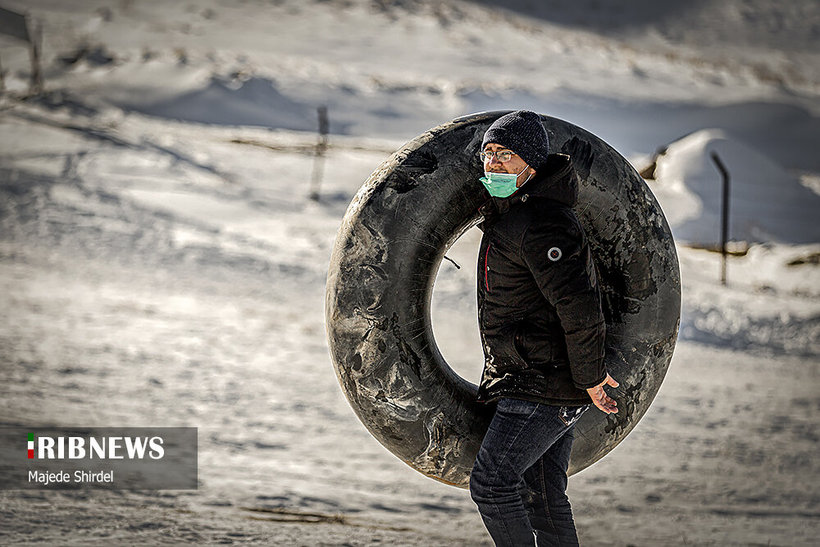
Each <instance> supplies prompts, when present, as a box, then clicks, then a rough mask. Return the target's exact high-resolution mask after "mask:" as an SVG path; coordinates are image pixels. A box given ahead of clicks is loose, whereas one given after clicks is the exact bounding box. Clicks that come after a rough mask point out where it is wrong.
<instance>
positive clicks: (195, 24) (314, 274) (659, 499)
mask: <svg viewBox="0 0 820 547" xmlns="http://www.w3.org/2000/svg"><path fill="white" fill-rule="evenodd" d="M2 5H3V7H5V8H7V9H14V10H18V11H28V12H29V13H30V15H31V17H32V19H33V20H36V21H38V22H40V23H41V24H42V25H43V29H44V44H43V60H44V69H45V70H44V73H45V74H44V75H45V84H46V93H45V94H43V95H42V96H39V97H26V96H25V95H26V89H27V86H28V80H27V79H28V76H29V74H28V70H29V69H28V66H29V60H28V56H27V55H28V54H27V51H26V49H25V47H24V46H23V45H22V44H20V43H17V42H14V41H13V40H12V39H10V38H8V37H2V38H0V62H2V69H3V70H4V71H6V75H5V85H6V91H5V92H4V93H3V94H2V96H0V416H2V419H0V422H2V423H3V424H5V425H26V424H33V425H43V424H48V425H83V426H141V425H179V426H183V425H185V426H195V427H198V428H199V440H200V445H199V456H200V458H199V479H200V488H199V489H198V490H197V491H191V492H172V491H164V492H127V493H118V492H113V493H111V492H104V491H95V492H64V493H55V492H43V491H9V492H0V500H2V507H3V508H2V510H0V543H3V544H55V543H61V544H72V545H86V544H103V543H105V544H109V543H115V544H133V543H149V544H160V543H168V544H179V543H209V544H210V543H234V542H235V543H253V544H281V545H285V544H288V545H290V544H292V545H320V544H327V545H341V544H350V545H366V544H374V543H383V544H385V543H389V544H396V545H419V546H420V545H425V546H427V545H481V544H485V545H489V538H488V536H486V533H485V531H484V530H483V528H482V526H481V524H480V520H479V517H478V514H477V512H476V511H475V508H474V506H473V504H472V502H471V500H470V499H469V495H468V493H467V492H465V491H462V490H458V489H454V488H450V487H447V486H443V485H441V484H439V483H436V482H434V481H431V480H430V479H428V478H425V477H423V476H421V475H419V474H418V473H416V472H414V471H412V470H411V469H409V468H408V467H407V466H405V465H404V464H403V463H402V462H400V461H398V460H397V459H396V458H395V457H394V456H392V455H391V454H389V453H388V452H387V451H386V450H384V449H383V448H382V447H381V445H379V444H378V442H376V441H375V440H374V439H373V438H372V437H371V436H370V435H369V433H368V432H367V431H366V430H365V428H364V427H363V426H362V425H361V424H360V423H359V422H358V420H357V418H356V416H355V415H354V413H353V412H352V410H351V409H350V407H349V405H348V403H347V402H346V401H345V399H344V397H343V395H342V394H341V391H340V389H339V387H338V385H337V381H336V377H335V375H334V373H333V368H332V366H331V364H330V360H329V355H328V351H327V342H326V339H325V326H324V316H323V298H324V284H325V276H326V272H327V268H328V261H329V259H330V250H331V246H332V244H333V241H334V238H335V235H336V231H337V229H338V227H339V224H340V222H341V219H342V217H343V215H344V212H345V210H346V208H347V206H348V203H349V202H350V200H351V198H352V197H353V195H354V194H355V192H356V191H357V189H358V188H359V186H360V185H361V184H362V182H363V181H364V180H365V179H366V178H367V176H368V175H369V173H370V172H371V171H372V170H373V169H375V168H376V167H377V166H378V165H379V164H380V163H381V162H382V161H383V160H384V159H386V158H387V157H388V156H389V155H390V153H391V152H392V151H393V150H395V149H396V148H398V147H399V146H400V145H401V144H402V143H403V142H405V141H407V140H409V139H411V138H413V137H414V136H415V135H417V134H418V133H420V132H422V131H424V130H426V129H428V128H429V127H432V126H435V125H438V124H440V123H442V122H445V121H448V120H449V119H452V118H454V117H457V116H461V115H464V114H468V113H471V112H475V111H480V110H498V109H507V108H522V107H523V108H532V109H535V110H538V111H540V112H543V113H545V114H550V115H553V116H557V117H560V118H564V119H566V120H569V121H571V122H573V123H575V124H577V125H581V126H583V127H585V128H586V129H589V130H590V131H592V132H594V133H596V134H597V135H599V136H601V137H602V138H604V139H606V140H607V141H608V142H609V143H610V144H612V145H613V146H614V147H615V148H616V149H617V150H619V151H620V152H621V153H622V154H624V155H625V156H627V157H628V158H629V159H630V160H631V161H632V162H633V164H634V165H635V166H636V167H637V168H639V169H643V168H644V167H645V166H646V165H648V164H649V163H650V162H651V161H652V159H653V156H654V155H655V152H656V151H658V150H659V149H661V148H664V149H665V150H666V151H665V153H664V154H663V155H660V156H659V157H658V158H657V165H656V169H655V179H654V180H653V181H650V183H649V184H650V188H651V189H652V191H653V192H654V193H655V194H656V195H657V197H658V199H659V201H660V203H661V205H662V207H663V209H664V212H665V214H666V216H667V218H668V220H669V221H670V224H671V225H672V230H673V232H674V233H675V235H676V237H677V238H678V240H679V247H678V252H679V258H680V264H681V274H682V280H683V315H682V318H681V329H680V341H679V344H678V347H677V349H676V353H675V357H674V359H673V362H672V365H671V367H670V372H669V374H668V376H667V378H666V380H665V381H664V384H663V386H662V388H661V390H660V393H659V394H658V396H657V398H656V400H655V402H654V403H653V405H652V407H651V408H650V410H649V412H648V413H647V414H646V416H645V417H644V418H643V420H642V421H641V423H640V424H639V425H638V427H637V428H636V429H635V430H634V431H633V432H632V433H631V434H630V436H629V437H628V438H627V439H626V440H625V441H624V442H623V443H622V444H621V445H620V446H619V447H618V448H617V449H616V450H614V451H613V452H611V453H610V454H609V455H607V456H606V457H605V458H604V459H603V460H601V461H600V462H598V463H596V464H595V465H594V466H592V467H590V468H589V469H587V470H585V471H583V472H582V473H579V474H578V475H577V476H574V477H573V478H572V479H570V498H571V500H572V502H573V508H574V511H575V514H576V521H577V523H578V528H579V534H580V536H581V541H582V542H583V543H584V544H588V545H608V544H617V545H625V544H637V545H668V544H681V543H685V544H720V545H747V544H772V545H811V544H814V543H815V538H816V537H817V534H818V533H820V527H819V526H818V522H820V520H818V516H820V506H818V499H817V495H816V489H817V488H816V485H817V480H818V477H820V468H819V467H818V465H820V464H818V461H817V458H816V457H815V454H816V452H817V449H818V442H820V435H819V434H818V426H817V416H818V411H820V406H818V405H817V402H816V401H817V399H818V398H817V394H818V391H820V381H818V378H820V374H819V373H820V359H819V358H818V356H820V259H818V257H820V237H818V236H819V235H820V232H819V231H818V230H820V228H818V226H820V224H818V222H817V220H816V219H817V218H818V213H820V210H818V199H820V198H818V191H819V190H820V183H818V181H820V156H818V155H817V153H816V149H817V143H818V142H820V123H818V115H820V101H819V100H818V97H819V96H820V45H818V39H817V37H818V27H817V25H818V23H817V21H818V20H820V17H818V15H820V8H818V4H817V3H816V2H810V1H798V2H787V3H784V2H774V1H769V2H767V1H764V0H752V1H741V0H729V1H726V2H689V3H672V2H648V1H644V0H641V1H639V2H631V3H617V4H614V3H608V2H594V1H592V0H579V1H578V2H573V3H566V2H556V1H552V0H550V1H548V2H524V1H516V0H514V1H511V2H507V3H505V8H503V9H500V8H497V7H496V4H495V3H491V2H485V1H480V0H475V1H467V0H447V1H444V2H433V1H427V0H418V1H413V0H406V1H404V0H402V1H399V0H396V1H385V0H379V1H370V0H367V1H366V0H325V1H318V0H317V1H314V2H297V1H295V0H279V1H273V2H268V1H262V0H246V1H243V2H231V1H227V0H224V1H223V0H201V1H197V2H160V1H158V0H151V1H140V2H133V1H122V2H115V3H112V2H107V1H103V0H99V1H93V0H32V1H26V2H22V1H19V0H5V1H4V2H3V4H2ZM613 5H614V7H613ZM321 105H326V106H328V108H329V113H330V131H331V135H330V147H329V149H328V153H327V156H326V158H325V164H324V173H325V177H324V179H323V181H322V186H321V188H320V192H319V196H320V198H319V200H318V201H313V200H310V199H308V197H307V196H308V193H309V184H308V182H309V180H310V177H311V173H312V170H313V166H314V159H315V158H314V154H315V145H316V142H317V135H316V128H317V114H316V109H317V107H318V106H321ZM713 151H714V152H717V154H718V155H719V156H720V157H721V159H722V160H723V161H724V162H725V163H726V165H727V167H728V168H729V170H730V173H731V175H732V184H733V186H732V192H733V193H732V196H733V199H734V202H733V206H732V209H731V211H732V217H731V218H732V224H731V232H730V235H731V238H732V239H733V240H735V241H738V242H739V241H742V242H744V245H743V247H742V248H743V249H746V247H748V249H747V252H745V254H744V253H740V254H738V255H737V256H731V257H730V258H729V263H728V285H727V286H722V285H721V284H720V282H719V271H720V257H719V255H717V254H716V253H714V252H710V251H708V250H704V249H702V248H701V247H704V246H706V247H709V246H712V245H713V244H714V243H715V241H716V240H715V237H716V234H718V222H719V213H720V204H719V195H720V194H719V180H720V178H719V173H718V172H717V171H716V169H715V167H714V164H713V163H712V160H711V158H710V153H711V152H713ZM477 242H478V233H477V231H476V230H472V231H469V232H468V233H467V234H465V235H464V236H463V237H462V238H461V239H460V240H459V242H457V243H456V245H455V246H454V247H453V248H452V249H451V250H450V251H449V252H448V257H449V258H451V259H452V260H453V261H454V262H455V263H456V264H458V265H460V266H461V267H460V268H456V267H455V265H453V263H452V262H450V261H445V262H443V263H442V266H441V270H440V272H439V276H438V279H437V282H436V288H435V294H434V309H433V320H434V328H435V334H436V340H437V342H438V344H439V346H440V348H441V350H442V353H443V354H444V356H445V357H446V358H447V360H448V362H449V363H450V364H451V365H452V366H453V368H454V369H455V370H456V371H458V372H459V373H460V374H462V375H463V376H464V377H465V378H467V379H469V380H470V381H472V382H477V380H478V374H479V371H480V367H481V362H480V361H481V348H480V344H479V343H478V339H477V338H478V337H477V327H476V318H475V293H474V290H475V289H474V286H475V277H474V276H475V272H474V269H475V268H474V267H473V266H471V264H474V263H475V254H476V252H477ZM615 395H616V397H617V390H616V392H615ZM749 477H754V478H755V480H749Z"/></svg>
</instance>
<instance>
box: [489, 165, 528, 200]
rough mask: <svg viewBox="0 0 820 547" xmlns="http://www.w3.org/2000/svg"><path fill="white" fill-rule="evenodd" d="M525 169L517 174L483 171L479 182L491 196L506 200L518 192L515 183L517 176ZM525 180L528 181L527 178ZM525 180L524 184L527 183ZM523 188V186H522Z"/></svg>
mask: <svg viewBox="0 0 820 547" xmlns="http://www.w3.org/2000/svg"><path fill="white" fill-rule="evenodd" d="M526 170H527V168H526V167H524V169H522V170H521V172H519V173H517V174H516V173H491V172H489V171H484V176H483V177H481V178H480V179H478V180H480V181H481V184H483V185H484V188H486V189H487V191H488V192H489V193H490V195H491V196H493V197H496V198H507V197H510V196H511V195H513V194H514V193H515V191H516V190H518V187H517V186H516V183H517V182H518V176H519V175H520V174H521V173H523V172H524V171H526ZM527 180H530V178H529V177H527ZM527 180H525V181H524V182H527ZM522 186H523V184H522Z"/></svg>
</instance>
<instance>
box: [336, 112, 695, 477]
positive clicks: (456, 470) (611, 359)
mask: <svg viewBox="0 0 820 547" xmlns="http://www.w3.org/2000/svg"><path fill="white" fill-rule="evenodd" d="M505 113H506V112H501V111H499V112H485V113H480V114H474V115H470V116H466V117H463V118H458V119H456V120H453V121H452V122H450V123H446V124H444V125H441V126H439V127H436V128H434V129H431V130H430V131H427V132H426V133H424V134H422V135H420V136H418V137H417V138H415V139H414V140H412V141H411V142H409V143H408V144H406V145H405V146H404V147H403V148H401V149H400V150H398V151H397V152H396V153H395V154H393V155H392V156H391V157H390V158H389V159H388V160H386V161H385V162H384V163H383V164H382V165H381V166H380V167H379V168H378V169H376V171H374V172H373V174H372V175H371V176H370V178H369V179H368V180H367V181H366V182H365V183H364V185H363V186H362V188H361V189H360V190H359V192H358V193H357V194H356V196H355V197H354V198H353V200H352V202H351V204H350V206H349V208H348V210H347V213H346V214H345V217H344V219H343V221H342V225H341V228H340V230H339V233H338V236H337V239H336V243H335V246H334V249H333V254H332V257H331V261H330V266H329V270H328V279H327V288H326V291H327V292H326V300H325V315H326V327H327V333H328V340H329V347H330V353H331V357H332V360H333V363H334V365H335V368H336V373H337V376H338V379H339V383H340V384H341V387H342V390H343V391H344V393H345V395H346V397H347V399H348V401H349V402H350V405H351V406H352V407H353V410H354V411H355V412H356V414H357V415H358V417H359V419H360V420H361V421H362V423H363V424H364V425H365V426H366V427H367V429H368V430H369V431H370V432H371V433H372V434H373V436H374V437H376V439H378V441H379V442H381V443H382V444H383V445H384V446H385V447H386V448H387V449H388V450H390V451H391V452H392V453H393V454H395V455H396V456H398V457H399V458H400V459H401V460H403V461H404V462H406V463H407V464H409V465H410V466H411V467H413V468H415V469H416V470H418V471H419V472H421V473H423V474H425V475H428V476H430V477H432V478H434V479H437V480H440V481H442V482H445V483H448V484H452V485H456V486H461V487H466V486H467V484H468V481H469V475H470V470H471V469H472V466H473V460H474V459H475V455H476V453H477V452H478V448H479V446H480V444H481V440H482V438H483V436H484V433H485V432H486V430H487V427H488V425H489V420H490V418H491V417H492V412H493V410H494V408H493V405H483V404H478V403H476V402H475V398H476V391H477V388H476V386H475V385H474V384H472V383H471V382H468V381H467V380H465V379H463V378H461V377H460V376H459V375H458V374H456V373H455V372H454V371H453V370H452V369H451V368H450V366H449V365H448V364H447V362H446V361H445V359H444V358H443V357H442V355H441V353H440V352H439V349H438V347H437V346H436V341H435V338H434V336H433V328H432V325H431V298H432V293H433V283H434V281H435V278H436V274H437V272H438V268H439V265H440V263H441V261H442V258H443V257H444V254H445V252H446V251H447V250H448V249H449V247H450V246H451V245H452V244H453V243H454V242H455V241H456V240H457V239H458V238H459V236H461V234H463V233H464V232H465V231H466V230H467V229H469V228H471V227H472V226H474V225H475V224H476V223H478V222H479V221H480V216H479V213H478V208H479V206H480V205H481V204H482V203H483V202H484V200H486V199H487V198H488V197H489V196H488V195H487V194H486V192H485V191H484V189H483V188H482V186H481V183H480V182H479V181H478V178H479V177H480V176H481V172H482V166H481V162H480V160H479V158H478V155H477V154H478V151H479V147H480V145H481V140H482V137H483V135H484V132H485V131H486V129H487V127H488V126H489V125H490V124H491V123H492V122H493V121H494V120H495V119H496V118H498V117H499V116H501V115H503V114H505ZM541 119H542V122H543V124H544V127H545V128H546V129H547V132H548V133H549V138H550V143H551V147H552V151H554V152H563V153H566V154H569V155H570V156H571V157H572V160H573V164H574V166H575V169H576V170H577V172H578V174H579V177H580V180H581V184H580V192H579V194H580V195H579V202H578V204H577V206H576V208H575V210H576V212H577V214H578V217H579V219H580V221H581V223H582V224H583V226H584V230H585V231H586V234H587V237H588V239H589V241H590V246H591V249H592V252H593V255H594V258H595V262H596V264H597V266H598V269H599V273H600V285H601V291H602V298H603V306H604V315H605V317H606V323H607V338H606V364H607V367H608V370H609V371H610V373H611V374H612V376H614V377H615V378H616V379H617V380H618V381H619V382H620V387H619V388H617V389H611V388H609V392H610V394H612V395H613V396H614V397H615V398H616V399H617V401H618V405H619V409H620V411H619V412H618V413H617V414H610V415H605V414H604V413H602V412H599V411H598V410H596V409H594V408H593V409H592V410H591V411H589V412H587V413H586V414H585V415H584V416H583V417H582V419H581V420H580V421H579V422H578V423H577V425H576V428H577V429H576V435H575V443H574V446H573V449H572V456H571V459H570V470H569V472H570V474H572V473H575V472H578V471H580V470H581V469H584V468H585V467H587V466H589V465H591V464H592V463H594V462H595V461H597V460H598V459H600V458H601V457H603V456H604V455H605V454H607V453H608V452H609V451H610V450H612V449H613V448H614V447H615V446H616V445H617V444H618V443H619V442H621V441H622V440H623V439H624V437H626V435H627V434H628V433H629V432H630V431H631V430H632V429H633V428H634V427H635V425H636V424H637V423H638V420H640V418H641V417H642V416H643V414H644V413H645V412H646V410H647V409H648V408H649V405H650V403H651V402H652V399H653V398H654V397H655V394H656V393H657V391H658V389H659V388H660V385H661V382H662V381H663V378H664V376H665V374H666V370H667V368H668V366H669V362H670V360H671V358H672V352H673V350H674V347H675V341H676V339H677V333H678V326H679V321H680V271H679V267H678V258H677V254H676V252H675V245H674V241H673V239H672V234H671V232H670V230H669V226H668V224H667V222H666V219H665V218H664V215H663V212H662V211H661V208H660V206H659V205H658V203H657V201H656V200H655V198H654V196H653V195H652V193H651V192H650V191H649V189H648V188H647V186H646V184H645V182H644V181H643V179H641V177H640V176H639V175H638V173H637V172H636V171H635V169H634V168H633V167H632V166H631V165H630V164H629V162H628V161H627V160H626V159H624V158H623V157H622V156H621V155H620V154H618V153H617V152H616V151H615V150H614V149H612V148H611V147H610V146H609V145H607V144H606V143H605V142H603V141H602V140H601V139H599V138H598V137H596V136H594V135H592V134H591V133H589V132H587V131H585V130H583V129H581V128H579V127H577V126H574V125H572V124H570V123H568V122H565V121H562V120H559V119H556V118H552V117H548V116H542V117H541ZM476 380H478V378H476Z"/></svg>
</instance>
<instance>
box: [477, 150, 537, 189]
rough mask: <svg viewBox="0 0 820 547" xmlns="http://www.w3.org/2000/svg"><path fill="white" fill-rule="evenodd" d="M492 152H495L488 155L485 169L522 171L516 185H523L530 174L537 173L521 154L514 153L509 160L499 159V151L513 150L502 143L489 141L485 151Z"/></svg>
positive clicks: (493, 171) (508, 171)
mask: <svg viewBox="0 0 820 547" xmlns="http://www.w3.org/2000/svg"><path fill="white" fill-rule="evenodd" d="M490 152H494V153H493V154H492V155H487V156H486V157H485V159H484V170H485V171H489V172H490V173H513V174H514V173H521V174H520V175H518V180H517V181H516V186H521V185H522V184H524V181H526V180H527V179H528V178H529V177H530V176H532V175H534V174H535V169H533V168H532V167H530V166H529V165H527V162H525V161H524V160H523V159H521V156H519V155H517V154H515V153H513V154H512V156H511V157H510V159H509V161H506V162H503V161H501V160H499V159H498V153H499V152H512V150H510V149H509V148H506V147H504V146H501V145H500V144H495V143H494V142H488V143H487V146H485V147H484V153H485V154H490Z"/></svg>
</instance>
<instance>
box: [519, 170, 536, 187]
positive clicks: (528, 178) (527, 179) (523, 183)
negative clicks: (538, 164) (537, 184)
mask: <svg viewBox="0 0 820 547" xmlns="http://www.w3.org/2000/svg"><path fill="white" fill-rule="evenodd" d="M529 168H530V166H529V165H528V166H526V167H525V168H523V169H522V170H521V172H520V173H518V174H519V175H520V174H521V173H523V172H524V171H526V170H527V169H529ZM532 175H533V173H530V176H528V177H527V178H526V180H524V182H522V183H521V186H519V187H518V188H523V187H524V185H525V184H527V182H529V180H530V179H531V178H532Z"/></svg>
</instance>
